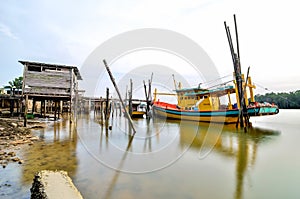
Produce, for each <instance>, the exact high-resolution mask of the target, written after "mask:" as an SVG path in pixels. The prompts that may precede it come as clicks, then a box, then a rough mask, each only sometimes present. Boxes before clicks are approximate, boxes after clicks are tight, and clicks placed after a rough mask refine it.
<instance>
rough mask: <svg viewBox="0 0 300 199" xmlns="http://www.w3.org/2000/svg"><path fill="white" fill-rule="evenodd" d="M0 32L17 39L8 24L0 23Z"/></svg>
mask: <svg viewBox="0 0 300 199" xmlns="http://www.w3.org/2000/svg"><path fill="white" fill-rule="evenodd" d="M0 32H2V33H3V34H4V35H6V36H7V37H9V38H12V39H15V40H17V39H19V38H18V37H17V36H16V35H14V34H13V33H12V31H11V30H10V28H9V27H8V26H6V25H5V24H2V23H0Z"/></svg>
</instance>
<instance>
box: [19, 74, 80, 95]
mask: <svg viewBox="0 0 300 199" xmlns="http://www.w3.org/2000/svg"><path fill="white" fill-rule="evenodd" d="M25 84H26V87H25V89H24V94H27V93H28V94H37V95H38V94H41V95H65V96H71V89H74V88H71V75H70V71H63V72H62V71H42V72H36V71H26V72H25Z"/></svg>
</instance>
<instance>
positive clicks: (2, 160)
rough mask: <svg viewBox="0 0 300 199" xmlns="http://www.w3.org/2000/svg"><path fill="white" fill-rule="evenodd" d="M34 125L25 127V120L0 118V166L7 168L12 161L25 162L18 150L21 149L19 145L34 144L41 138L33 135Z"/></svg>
mask: <svg viewBox="0 0 300 199" xmlns="http://www.w3.org/2000/svg"><path fill="white" fill-rule="evenodd" d="M34 127H35V126H29V127H23V122H19V121H18V120H13V119H0V166H2V167H3V168H5V167H6V166H7V164H8V163H10V162H17V163H19V164H22V163H23V160H21V159H20V158H19V157H17V154H16V151H17V150H18V149H20V147H19V145H23V144H28V145H32V144H33V143H34V142H35V141H38V140H39V138H38V137H34V136H32V135H31V131H30V129H31V128H34Z"/></svg>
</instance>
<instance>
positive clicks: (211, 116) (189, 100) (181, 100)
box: [152, 77, 279, 124]
mask: <svg viewBox="0 0 300 199" xmlns="http://www.w3.org/2000/svg"><path fill="white" fill-rule="evenodd" d="M249 78H250V77H249ZM250 81H251V80H250ZM249 86H250V87H249ZM248 87H249V88H250V100H249V101H248V100H245V103H246V104H245V105H246V111H247V112H246V114H247V115H248V117H251V116H263V115H274V114H277V113H278V112H279V109H278V107H277V106H276V105H274V104H270V103H266V102H265V103H258V102H255V100H254V96H253V91H252V89H253V87H255V86H254V85H250V84H249V85H248ZM175 92H176V96H177V101H178V103H177V104H171V103H167V102H161V101H160V100H159V99H157V96H158V95H160V93H158V92H157V91H156V92H155V93H154V102H153V106H152V110H153V114H154V115H155V116H159V117H164V118H168V119H178V120H193V121H200V122H214V123H225V124H230V123H237V122H238V120H239V116H240V115H241V106H240V104H239V103H238V101H237V102H236V103H233V104H232V98H233V97H232V96H231V95H232V94H235V95H236V98H238V93H237V88H236V87H235V86H232V85H228V86H224V87H219V88H216V89H202V88H199V87H196V88H179V89H176V90H175ZM245 95H246V92H245ZM224 97H226V98H227V99H228V104H221V98H224ZM244 114H245V113H244Z"/></svg>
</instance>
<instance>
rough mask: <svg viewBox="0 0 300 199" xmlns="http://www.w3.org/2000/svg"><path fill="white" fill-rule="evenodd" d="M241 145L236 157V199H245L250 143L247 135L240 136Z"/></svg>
mask: <svg viewBox="0 0 300 199" xmlns="http://www.w3.org/2000/svg"><path fill="white" fill-rule="evenodd" d="M239 138H240V140H239V145H238V151H237V157H236V189H235V197H234V198H235V199H241V198H243V184H244V183H243V182H244V174H245V171H246V170H247V165H248V143H247V137H246V135H245V134H240V135H239Z"/></svg>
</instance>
